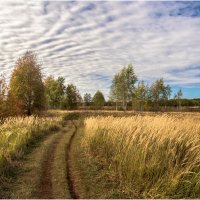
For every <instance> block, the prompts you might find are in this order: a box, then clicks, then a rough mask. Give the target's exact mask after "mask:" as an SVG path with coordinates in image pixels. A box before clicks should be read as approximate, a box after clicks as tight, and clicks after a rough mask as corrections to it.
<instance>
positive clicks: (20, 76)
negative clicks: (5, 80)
mask: <svg viewBox="0 0 200 200" xmlns="http://www.w3.org/2000/svg"><path fill="white" fill-rule="evenodd" d="M9 92H10V96H11V97H12V101H13V103H14V104H15V106H16V107H17V108H18V111H20V112H21V113H23V114H27V115H31V114H32V113H33V112H35V111H39V110H42V109H44V107H45V89H44V85H43V82H42V74H41V68H40V65H39V64H38V62H37V58H36V54H34V53H33V52H26V53H25V54H24V55H23V56H22V57H21V58H19V59H18V60H17V62H16V65H15V68H14V71H13V73H12V76H11V80H10V91H9Z"/></svg>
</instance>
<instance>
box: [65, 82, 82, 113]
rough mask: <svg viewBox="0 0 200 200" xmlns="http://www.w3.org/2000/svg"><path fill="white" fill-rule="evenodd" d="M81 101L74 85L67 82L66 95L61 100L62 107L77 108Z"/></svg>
mask: <svg viewBox="0 0 200 200" xmlns="http://www.w3.org/2000/svg"><path fill="white" fill-rule="evenodd" d="M81 101H82V98H81V95H80V93H79V91H78V89H77V88H76V86H75V85H73V84H69V85H67V88H66V96H65V98H64V101H63V107H64V108H67V109H70V110H72V109H77V107H78V104H79V103H80V102H81Z"/></svg>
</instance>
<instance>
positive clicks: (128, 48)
mask: <svg viewBox="0 0 200 200" xmlns="http://www.w3.org/2000/svg"><path fill="white" fill-rule="evenodd" d="M199 7H200V3H199V2H144V1H142V2H65V1H59V2H56V1H36V2H35V1H30V2H26V1H17V2H15V1H8V2H4V3H2V5H1V11H0V30H2V31H1V32H0V73H5V74H6V76H7V77H9V76H10V73H11V71H12V69H13V66H14V63H15V61H16V59H17V57H19V56H20V55H21V54H23V53H24V52H25V51H26V50H34V51H36V52H37V54H38V57H39V59H40V61H41V62H42V64H43V73H44V74H45V75H49V74H53V75H54V76H56V77H57V76H64V77H65V78H66V82H67V83H74V84H76V85H77V86H78V88H79V89H80V91H81V92H82V93H84V92H91V93H94V92H95V91H96V90H97V89H100V90H102V91H103V92H104V93H105V94H106V95H108V93H109V86H110V84H111V80H112V76H113V75H114V74H115V73H116V72H117V71H118V70H119V69H121V68H122V66H124V65H127V64H128V63H132V64H133V65H134V66H135V71H136V73H137V74H138V76H139V78H140V79H143V80H146V81H148V82H151V81H153V80H155V79H157V78H160V77H164V78H165V79H166V81H167V82H168V83H169V84H171V85H172V86H173V85H180V86H181V87H194V88H197V90H196V91H198V92H199V91H200V77H199V76H198V75H199V73H200V56H199V55H200V37H199V35H200V18H199V15H200V10H199Z"/></svg>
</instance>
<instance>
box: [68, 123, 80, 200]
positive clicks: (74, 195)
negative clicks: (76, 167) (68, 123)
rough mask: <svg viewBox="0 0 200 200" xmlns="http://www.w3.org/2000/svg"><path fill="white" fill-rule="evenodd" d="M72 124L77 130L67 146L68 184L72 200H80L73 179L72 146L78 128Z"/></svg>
mask: <svg viewBox="0 0 200 200" xmlns="http://www.w3.org/2000/svg"><path fill="white" fill-rule="evenodd" d="M72 124H73V125H74V127H75V130H74V132H73V134H72V136H71V137H70V140H69V143H68V145H67V154H66V164H67V182H68V187H69V191H70V195H71V198H72V199H80V197H79V195H78V192H77V191H76V188H75V184H74V179H73V175H72V171H73V169H72V165H71V146H72V142H73V139H74V136H75V134H76V133H77V130H78V127H77V125H76V124H75V122H74V121H72Z"/></svg>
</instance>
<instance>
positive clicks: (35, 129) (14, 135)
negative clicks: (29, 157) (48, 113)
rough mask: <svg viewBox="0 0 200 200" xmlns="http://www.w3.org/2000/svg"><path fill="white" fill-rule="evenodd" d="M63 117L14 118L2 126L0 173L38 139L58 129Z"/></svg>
mask: <svg viewBox="0 0 200 200" xmlns="http://www.w3.org/2000/svg"><path fill="white" fill-rule="evenodd" d="M61 122H62V117H34V116H32V117H15V118H14V117H12V118H8V119H6V121H5V122H4V123H3V124H2V125H0V171H1V170H2V169H4V168H5V167H6V166H7V165H8V164H11V163H12V160H13V158H16V157H21V156H22V155H23V153H24V150H25V149H26V146H27V145H28V144H29V143H30V142H31V141H32V140H33V139H34V138H36V137H39V136H41V135H43V134H45V133H47V132H49V131H51V130H53V129H57V128H58V127H59V124H61Z"/></svg>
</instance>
